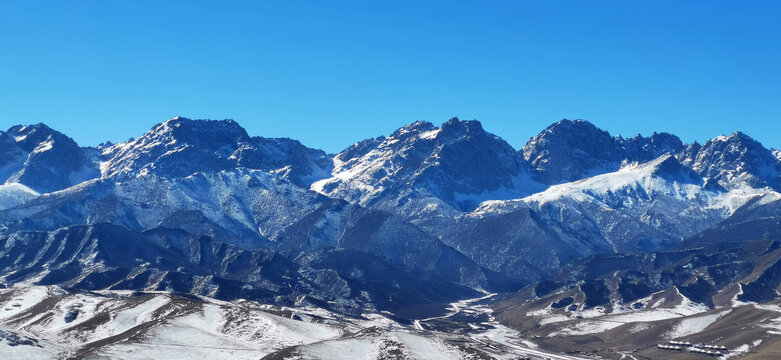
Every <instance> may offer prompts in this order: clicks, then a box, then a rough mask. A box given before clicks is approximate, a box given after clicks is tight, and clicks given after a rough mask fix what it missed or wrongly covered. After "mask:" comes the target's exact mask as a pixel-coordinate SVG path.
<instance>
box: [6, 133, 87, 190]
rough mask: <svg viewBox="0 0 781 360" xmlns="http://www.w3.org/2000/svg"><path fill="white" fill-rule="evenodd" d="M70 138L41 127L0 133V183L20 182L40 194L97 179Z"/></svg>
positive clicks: (84, 152) (80, 150)
mask: <svg viewBox="0 0 781 360" xmlns="http://www.w3.org/2000/svg"><path fill="white" fill-rule="evenodd" d="M86 152H87V150H86V149H82V148H80V147H79V145H78V144H76V142H75V141H73V139H71V138H69V137H68V136H65V135H64V134H62V133H60V132H58V131H56V130H54V129H52V128H50V127H48V126H46V125H44V124H35V125H26V126H25V125H16V126H13V127H11V128H10V129H8V131H7V132H0V168H2V174H0V176H2V177H3V178H0V182H7V183H20V184H24V185H26V186H27V187H29V188H31V189H33V190H35V191H37V192H40V193H47V192H52V191H56V190H61V189H64V188H67V187H69V186H72V185H75V184H77V183H79V182H81V181H84V180H88V179H91V178H94V177H97V176H98V171H97V164H96V163H93V162H91V161H90V159H89V156H87V154H86Z"/></svg>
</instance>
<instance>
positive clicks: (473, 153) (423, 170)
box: [312, 118, 539, 209]
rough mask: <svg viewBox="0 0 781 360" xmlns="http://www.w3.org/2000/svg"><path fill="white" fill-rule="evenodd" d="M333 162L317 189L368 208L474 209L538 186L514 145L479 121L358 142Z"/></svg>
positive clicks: (423, 125) (419, 125)
mask: <svg viewBox="0 0 781 360" xmlns="http://www.w3.org/2000/svg"><path fill="white" fill-rule="evenodd" d="M334 164H335V168H334V171H333V176H332V177H331V178H330V179H325V180H322V181H319V182H317V183H315V184H313V186H312V189H313V190H315V191H318V192H320V193H323V194H326V195H329V196H332V197H337V198H343V199H346V200H349V201H354V202H358V203H361V204H363V205H370V204H372V203H376V202H382V199H387V198H394V199H399V200H401V197H409V196H411V197H417V196H423V197H428V196H430V197H432V198H436V199H439V200H441V201H444V202H445V203H448V204H450V205H451V206H453V207H455V208H459V209H462V208H469V207H473V206H475V205H476V202H475V201H476V199H478V198H479V199H480V200H484V199H489V198H491V197H492V196H497V197H499V198H507V197H508V196H510V197H512V196H519V195H522V194H524V193H527V194H528V193H530V192H532V190H531V189H530V188H527V187H533V188H534V190H537V189H538V188H539V184H537V183H536V182H535V181H534V179H533V176H532V175H531V169H529V168H528V167H527V165H526V163H525V161H523V159H522V158H521V157H520V156H519V155H518V154H517V152H516V151H515V149H513V148H512V146H510V145H509V144H507V142H505V141H504V140H502V139H500V138H499V137H497V136H495V135H492V134H489V133H487V132H485V131H484V130H483V128H482V126H481V125H480V123H479V122H478V121H474V120H471V121H461V120H459V119H457V118H453V119H450V120H448V121H447V122H445V123H444V124H442V126H440V127H434V126H433V125H432V124H431V123H428V122H423V121H419V122H415V123H413V124H410V125H407V126H404V127H402V128H400V129H398V130H396V131H395V132H393V133H392V134H391V135H390V136H389V137H387V138H385V137H380V138H376V139H372V140H366V141H363V142H360V143H356V144H355V145H353V146H351V147H350V148H348V149H346V150H345V151H343V152H342V153H340V154H338V155H337V156H336V158H335V161H334ZM532 185H533V186H532ZM500 193H501V195H499V194H500ZM405 202H406V201H405Z"/></svg>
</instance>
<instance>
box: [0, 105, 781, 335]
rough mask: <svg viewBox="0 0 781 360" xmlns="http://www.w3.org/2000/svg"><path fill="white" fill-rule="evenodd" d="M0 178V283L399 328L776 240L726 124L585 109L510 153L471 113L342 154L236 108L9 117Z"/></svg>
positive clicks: (749, 156)
mask: <svg viewBox="0 0 781 360" xmlns="http://www.w3.org/2000/svg"><path fill="white" fill-rule="evenodd" d="M0 182H2V183H3V184H2V185H0V270H1V272H0V284H3V285H4V286H8V287H16V286H32V285H36V286H58V287H60V288H63V289H79V290H89V291H126V290H132V291H156V292H160V291H162V292H165V291H168V292H177V293H186V294H192V295H197V296H204V297H209V298H210V299H217V300H221V301H235V300H237V299H247V300H255V301H261V302H264V303H273V304H275V305H278V306H314V307H319V308H322V309H326V310H327V311H332V312H336V313H340V314H350V315H351V316H360V314H363V313H367V312H376V313H383V314H385V315H386V316H388V318H390V319H393V321H401V322H404V321H408V320H410V319H415V318H421V317H428V316H435V315H441V314H443V312H445V311H446V310H445V309H446V307H447V304H449V303H451V302H453V301H457V300H460V299H464V298H468V297H477V296H479V295H480V294H481V293H486V292H492V293H496V292H500V293H507V292H513V291H516V290H520V289H522V288H524V286H527V285H529V286H535V285H533V284H534V283H536V282H539V281H544V280H548V279H551V278H552V277H553V278H556V277H558V279H560V278H561V277H562V275H561V274H560V270H561V269H562V268H563V267H564V266H566V265H567V264H577V263H573V261H576V260H578V259H583V258H586V257H589V256H610V255H611V254H612V255H615V254H618V255H622V254H629V253H637V252H644V253H650V254H657V253H658V252H661V251H668V250H670V249H678V250H681V249H683V248H685V247H686V246H687V244H689V245H690V246H691V247H692V248H694V247H696V246H699V245H702V244H703V243H707V242H708V239H709V238H713V239H718V240H714V241H718V242H719V243H734V242H739V243H740V242H745V243H749V242H751V241H758V240H768V239H770V240H776V239H772V237H773V236H776V235H775V234H778V233H779V232H781V231H780V230H779V229H781V227H779V226H778V223H779V219H781V211H779V209H781V201H779V200H781V194H779V191H781V152H779V151H778V150H774V149H767V148H765V147H764V146H762V145H761V144H760V143H758V142H757V141H755V140H753V139H751V138H750V137H749V136H747V135H746V134H743V133H740V132H735V133H733V134H730V135H726V136H720V137H717V138H714V139H711V140H709V141H707V142H706V143H705V144H702V145H700V144H698V143H691V144H686V143H683V142H682V141H681V140H680V139H679V138H678V137H676V136H675V135H672V134H668V133H654V134H653V135H651V136H650V137H643V136H640V135H638V136H636V137H634V138H622V137H620V136H611V135H610V134H609V133H608V132H607V131H604V130H601V129H598V128H597V127H595V126H594V125H593V124H591V123H589V122H587V121H583V120H574V121H573V120H562V121H559V122H557V123H555V124H552V125H551V126H549V127H548V128H546V129H544V130H543V131H542V132H541V133H540V134H538V135H536V136H534V137H531V138H530V140H529V141H528V142H527V143H526V144H525V145H524V146H523V147H522V148H520V149H516V148H514V147H513V146H511V145H510V144H508V143H507V142H506V141H504V140H502V139H501V138H500V137H498V136H496V135H494V134H490V133H488V132H486V131H485V130H484V129H483V127H482V126H481V124H480V123H479V122H478V121H475V120H469V121H462V120H459V119H457V118H453V119H450V120H448V121H447V122H445V123H443V124H442V125H440V126H435V125H434V124H432V123H429V122H424V121H418V122H415V123H412V124H409V125H407V126H404V127H401V128H400V129H398V130H396V131H395V132H393V133H392V134H390V135H388V136H380V137H377V138H374V139H367V140H363V141H360V142H357V143H355V144H353V145H352V146H349V147H348V148H346V149H345V150H343V151H341V152H340V153H338V154H327V153H325V152H324V151H321V150H317V149H312V148H308V147H306V146H305V145H303V144H301V143H300V142H298V141H296V140H292V139H287V138H263V137H257V136H250V135H249V134H247V132H246V131H245V130H244V129H243V128H242V127H241V126H240V125H239V124H238V123H236V122H235V121H232V120H219V121H212V120H191V119H186V118H182V117H175V118H173V119H170V120H168V121H166V122H164V123H161V124H158V125H156V126H154V127H153V128H152V129H150V130H149V131H148V132H146V133H144V134H141V135H140V136H139V137H138V138H135V139H133V138H131V139H130V140H128V141H126V142H123V143H119V144H111V143H104V144H101V145H100V146H97V147H80V146H79V145H78V144H77V143H76V142H74V141H73V140H72V139H70V138H69V137H67V136H66V135H64V134H62V133H60V132H57V131H56V130H53V129H52V128H50V127H48V126H46V125H44V124H37V125H28V126H22V125H19V126H14V127H11V128H10V129H8V131H5V132H0ZM746 224H752V225H750V226H749V225H746ZM746 227H748V228H750V229H753V230H752V231H745V228H746ZM757 229H761V230H757ZM724 234H731V235H730V236H726V235H724ZM696 244H699V245H696ZM709 245H710V244H709ZM722 250H723V249H722ZM676 251H677V250H676ZM720 251H721V250H720ZM648 256H651V257H653V256H656V255H648ZM736 256H737V255H736ZM751 256H752V257H751V258H750V259H748V260H745V261H747V262H751V261H759V260H756V259H757V257H756V254H755V253H752V255H751ZM646 258H647V257H645V258H644V259H646ZM763 259H764V258H763ZM773 259H778V258H777V257H773ZM773 261H775V260H773ZM719 264H721V263H719ZM571 266H577V265H571ZM713 268H714V269H715V268H716V267H713ZM709 269H711V268H709ZM649 271H650V270H649ZM653 271H657V270H653ZM708 271H715V270H708ZM741 274H742V273H741ZM590 280H591V279H587V280H584V279H581V278H577V277H574V278H572V279H570V281H572V282H573V284H582V283H583V281H590ZM694 281H696V280H694ZM703 281H705V280H703ZM739 282H740V278H739V277H734V278H730V281H729V282H728V283H725V284H720V285H719V288H718V289H717V290H719V291H720V289H722V287H728V286H729V285H731V284H733V285H734V284H737V283H739ZM530 284H532V285H530ZM671 284H672V285H671ZM774 284H775V285H774V286H775V288H774V289H772V292H771V294H775V295H777V292H776V290H778V287H779V285H781V284H777V283H774ZM560 285H561V289H563V290H561V291H563V292H566V291H569V290H567V289H568V288H567V286H570V285H567V284H560ZM657 285H658V284H656V285H654V286H657ZM668 285H669V286H678V285H675V284H674V282H673V283H664V286H668ZM660 286H661V285H660ZM657 287H658V286H657ZM678 287H682V286H678ZM526 289H527V290H528V287H527V288H526ZM653 289H654V291H656V290H659V291H663V290H665V289H662V288H658V289H657V288H656V287H654V288H653ZM683 293H684V295H682V296H684V297H686V296H688V295H686V292H685V291H684V292H683ZM524 294H526V293H524ZM584 296H585V295H584ZM774 297H775V296H765V295H763V297H762V299H763V301H765V300H768V299H773V298H774ZM522 298H524V299H530V298H534V296H529V295H524V296H523V297H522ZM554 298H555V299H554ZM561 298H562V296H554V297H551V299H552V300H551V301H552V302H554V301H560V300H561ZM534 299H537V298H534ZM217 300H215V301H217ZM689 300H691V299H689ZM689 300H687V301H689ZM697 300H698V301H702V299H697ZM534 301H538V300H534ZM692 301H694V300H692ZM706 303H707V301H706ZM719 303H721V304H723V303H725V302H724V301H721V302H719ZM709 304H710V305H712V304H713V302H712V301H711V302H710V303H709ZM0 317H2V315H0Z"/></svg>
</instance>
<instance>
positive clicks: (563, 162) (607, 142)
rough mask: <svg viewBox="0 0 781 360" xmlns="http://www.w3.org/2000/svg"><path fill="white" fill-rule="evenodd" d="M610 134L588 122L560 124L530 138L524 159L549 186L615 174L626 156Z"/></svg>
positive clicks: (562, 122) (567, 121) (560, 122)
mask: <svg viewBox="0 0 781 360" xmlns="http://www.w3.org/2000/svg"><path fill="white" fill-rule="evenodd" d="M617 149H618V146H617V143H616V141H615V139H614V138H613V137H611V136H610V133H608V132H607V131H604V130H601V129H599V128H597V127H596V126H594V124H592V123H590V122H588V121H585V120H567V119H564V120H561V121H559V122H557V123H555V124H553V125H551V126H548V127H547V128H546V129H545V130H543V131H542V132H541V133H540V134H539V135H537V136H535V137H533V138H531V139H530V140H529V142H527V143H526V145H525V146H524V147H523V149H522V150H521V151H522V153H523V157H524V158H525V159H526V160H527V161H529V162H530V163H531V165H532V166H533V167H534V168H536V169H537V170H538V171H539V172H540V177H541V179H542V180H543V181H544V182H546V183H548V184H555V183H561V182H568V181H573V180H578V179H582V178H584V177H587V176H589V175H595V174H597V173H600V172H605V171H600V169H601V168H605V169H604V170H607V171H610V170H616V169H617V166H618V165H620V164H619V162H620V161H621V160H623V156H622V155H623V154H622V153H621V152H619V151H616V150H617Z"/></svg>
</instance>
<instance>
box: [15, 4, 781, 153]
mask: <svg viewBox="0 0 781 360" xmlns="http://www.w3.org/2000/svg"><path fill="white" fill-rule="evenodd" d="M779 14H781V2H778V1H768V2H762V1H749V2H737V1H731V2H726V1H724V2H722V1H645V2H642V1H571V2H570V1H535V2H531V1H506V2H504V1H488V2H483V1H470V2H459V1H442V2H438V1H424V2H421V1H385V2H380V1H368V2H366V1H361V2H357V1H356V2H345V1H307V2H299V1H280V2H276V1H247V2H243V1H220V2H217V1H209V2H199V1H181V2H176V1H96V0H88V1H78V2H77V1H52V2H44V1H13V2H12V1H4V2H0V81H2V86H0V125H2V126H0V127H2V128H7V127H8V126H10V125H12V124H19V123H22V124H27V123H37V122H44V123H47V124H49V125H50V126H52V127H54V128H56V129H58V130H60V131H63V132H65V133H66V134H68V135H70V136H72V137H73V138H74V139H76V140H77V141H78V142H79V143H80V144H82V145H96V144H98V143H99V142H101V141H103V140H112V141H115V142H116V141H121V140H125V139H127V138H128V137H131V136H138V135H139V134H141V133H143V132H144V131H146V130H148V129H149V128H150V127H151V126H152V125H154V124H156V123H159V122H162V121H164V120H165V119H167V118H170V117H172V116H175V115H182V116H187V117H192V118H214V119H223V118H233V119H235V120H236V121H238V122H239V123H240V124H242V125H243V126H244V127H245V128H246V129H247V131H248V132H249V133H250V134H251V135H261V136H274V137H276V136H287V137H292V138H295V139H298V140H301V141H302V142H303V143H304V144H306V145H308V146H312V147H318V148H323V149H325V150H327V151H330V152H335V151H338V150H340V149H342V148H344V147H346V146H348V145H350V144H352V143H353V142H355V141H357V140H360V139H363V138H367V137H374V136H378V135H382V134H388V133H390V132H391V131H392V130H394V129H395V128H397V127H399V126H402V125H404V124H407V123H410V122H413V121H415V120H429V121H431V122H434V123H436V124H439V123H442V122H444V121H446V120H447V119H448V118H450V117H452V116H458V117H460V118H462V119H475V118H476V119H478V120H480V121H482V122H483V126H484V127H485V128H486V129H487V130H489V131H491V132H493V133H495V134H497V135H499V136H501V137H503V138H504V139H506V140H507V141H508V142H510V144H512V145H513V146H515V147H516V148H519V147H521V146H522V145H523V144H524V143H525V142H526V141H527V140H528V138H529V137H530V136H533V135H535V134H537V133H538V132H539V131H540V130H542V129H543V128H545V127H546V126H547V125H549V124H550V123H553V122H555V121H558V120H559V119H562V118H570V119H575V118H583V119H587V120H590V121H592V122H593V123H595V124H596V125H597V126H599V127H601V128H603V129H606V130H608V131H609V132H610V133H612V134H620V135H623V136H633V135H634V134H637V133H641V134H644V135H649V134H651V133H652V132H654V131H668V132H673V133H675V134H678V135H679V136H681V137H682V138H683V140H685V141H691V140H698V141H700V142H702V141H704V140H706V139H708V138H711V137H714V136H717V135H720V134H724V133H730V132H732V131H734V130H742V131H744V132H746V133H747V134H749V135H751V136H753V137H754V138H756V139H758V140H759V141H761V142H762V143H763V144H765V145H766V146H768V147H775V148H780V147H781V40H779V39H781V25H779V23H781V22H779V21H778V16H779Z"/></svg>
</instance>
